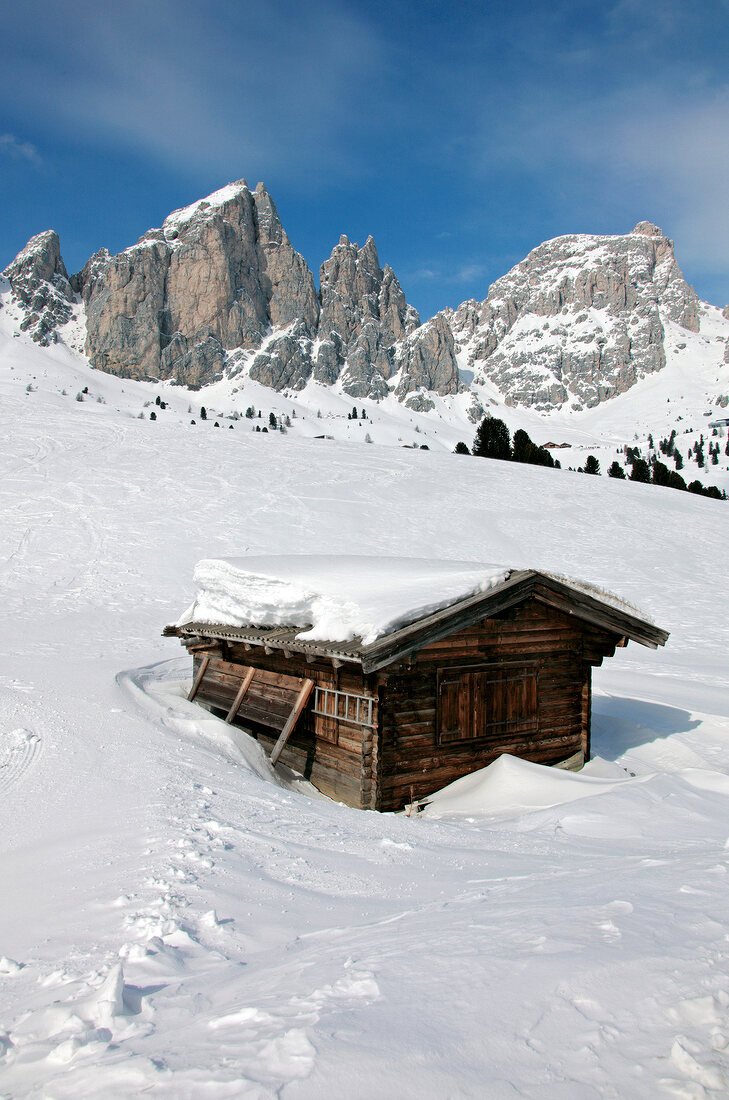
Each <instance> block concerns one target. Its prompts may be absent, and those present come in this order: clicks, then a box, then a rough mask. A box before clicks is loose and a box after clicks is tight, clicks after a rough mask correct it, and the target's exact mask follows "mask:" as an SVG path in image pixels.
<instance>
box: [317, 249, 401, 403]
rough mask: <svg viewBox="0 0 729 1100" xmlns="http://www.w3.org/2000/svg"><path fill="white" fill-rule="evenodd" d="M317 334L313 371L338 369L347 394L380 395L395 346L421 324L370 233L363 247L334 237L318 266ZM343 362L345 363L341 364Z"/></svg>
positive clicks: (327, 376) (321, 375)
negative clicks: (321, 262)
mask: <svg viewBox="0 0 729 1100" xmlns="http://www.w3.org/2000/svg"><path fill="white" fill-rule="evenodd" d="M320 286H321V289H320V301H321V315H320V318H319V339H320V341H321V343H320V346H319V351H318V355H317V363H316V367H315V371H314V376H315V377H316V378H317V379H319V380H320V381H323V382H334V381H336V380H337V379H338V378H339V377H340V374H341V378H342V385H343V388H344V390H345V392H347V393H349V394H350V395H351V396H352V397H377V398H379V397H384V396H385V395H386V394H387V393H388V390H389V387H388V380H389V379H390V378H391V376H392V374H393V372H394V370H395V359H396V356H395V345H396V343H397V342H398V341H401V340H403V339H404V338H405V337H406V336H407V335H409V334H410V333H411V332H413V331H414V330H415V329H416V328H417V327H418V326H419V324H420V318H419V317H418V314H417V312H416V311H415V310H414V309H413V308H412V306H409V305H408V304H407V302H406V300H405V295H404V293H403V290H402V287H401V286H400V283H399V282H398V280H397V278H396V277H395V273H394V272H393V270H392V268H391V267H386V268H385V269H384V270H383V269H382V267H381V266H380V259H379V256H378V254H377V245H376V244H375V240H374V237H372V236H369V237H368V238H367V240H366V241H365V243H364V245H363V246H362V248H360V247H359V245H358V244H357V243H352V242H350V240H349V238H348V237H346V236H341V237H340V238H339V244H337V245H336V246H335V247H334V249H333V250H332V254H331V256H330V257H329V259H328V260H326V261H325V262H324V263H323V264H322V266H321V269H320ZM345 364H346V367H345Z"/></svg>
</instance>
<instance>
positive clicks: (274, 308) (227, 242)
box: [78, 180, 319, 387]
mask: <svg viewBox="0 0 729 1100" xmlns="http://www.w3.org/2000/svg"><path fill="white" fill-rule="evenodd" d="M90 264H91V269H90V270H87V268H89V265H87V268H84V271H83V272H81V274H80V275H79V277H78V280H79V286H80V290H81V293H82V296H83V299H84V302H85V304H86V315H87V346H86V351H87V354H88V356H89V359H90V360H91V363H92V365H93V366H95V367H98V368H100V369H101V370H105V371H109V372H111V373H112V374H120V375H122V376H124V377H133V378H174V379H175V380H177V381H178V382H181V383H183V384H184V385H188V386H192V387H198V386H201V385H204V384H205V383H206V382H211V381H213V380H214V379H215V378H219V377H220V376H221V374H222V371H223V365H224V359H225V356H224V352H225V351H226V350H232V349H235V348H256V347H259V346H260V344H261V342H262V341H263V339H264V336H265V335H266V334H267V332H268V331H269V330H270V328H271V327H279V326H282V325H287V324H289V323H290V322H293V321H296V322H298V323H300V324H302V325H303V326H304V327H305V328H306V329H307V331H311V332H314V331H315V330H316V324H317V320H318V315H319V306H318V301H317V296H316V289H315V287H314V279H313V277H312V275H311V272H310V271H309V269H308V268H307V266H306V262H305V261H304V259H303V257H302V256H300V255H299V253H298V252H295V251H294V249H293V248H292V247H291V243H290V241H289V239H288V237H287V236H286V233H285V232H284V230H283V227H282V225H281V222H280V220H279V217H278V214H277V212H276V207H275V206H274V204H273V201H272V199H271V198H270V196H269V195H268V192H267V191H266V189H265V187H264V186H263V184H259V185H258V187H257V188H256V190H255V192H251V191H250V190H249V189H248V185H247V184H246V182H245V180H240V181H238V183H235V184H230V185H229V186H228V187H224V188H222V190H220V191H216V192H215V193H214V194H213V195H211V196H210V197H209V198H208V199H203V200H202V201H200V202H197V203H194V204H193V205H192V206H189V207H186V208H185V209H184V210H178V211H175V213H173V214H170V216H169V217H168V218H167V219H166V220H165V222H164V225H163V226H162V228H161V229H153V230H150V231H149V232H148V233H145V235H144V236H143V237H142V238H141V239H140V240H139V241H138V243H137V244H136V245H134V246H133V247H132V248H128V249H126V250H125V251H124V252H121V253H119V255H118V256H109V255H108V254H103V253H97V255H96V257H93V258H92V260H91V261H90Z"/></svg>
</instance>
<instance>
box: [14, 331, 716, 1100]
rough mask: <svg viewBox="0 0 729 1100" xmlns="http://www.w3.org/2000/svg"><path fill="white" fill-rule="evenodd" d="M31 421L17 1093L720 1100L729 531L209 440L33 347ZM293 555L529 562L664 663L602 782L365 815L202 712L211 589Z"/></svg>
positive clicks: (304, 441)
mask: <svg viewBox="0 0 729 1100" xmlns="http://www.w3.org/2000/svg"><path fill="white" fill-rule="evenodd" d="M5 320H7V318H6V319H5ZM3 324H5V321H3ZM668 369H669V368H667V370H668ZM656 381H657V379H656V378H653V379H650V380H647V383H645V384H651V385H652V384H654V383H655V382H656ZM689 382H690V383H691V385H692V386H693V387H694V388H693V389H689ZM28 384H31V385H32V387H33V388H32V389H31V390H30V391H27V389H26V387H27V385H28ZM703 384H704V383H703V381H702V380H701V379H700V378H699V379H698V380H697V379H696V378H692V379H690V380H687V382H686V394H698V393H699V392H700V389H701V386H702V385H703ZM642 385H644V383H641V384H640V386H642ZM85 386H88V387H89V391H90V392H89V393H88V394H86V395H83V397H84V399H83V400H81V401H76V400H75V395H76V393H81V391H82V390H83V388H84V387H85ZM640 386H638V387H635V389H636V390H638V391H640ZM62 389H66V390H67V395H66V396H63V395H62V393H61V390H62ZM157 393H161V394H163V397H164V400H167V399H168V397H169V399H170V407H169V408H168V409H167V410H165V411H163V412H160V413H159V419H158V420H157V421H156V422H155V423H152V422H150V421H149V420H148V419H144V420H140V419H138V418H137V413H138V412H139V411H140V409H141V408H142V407H143V404H144V401H149V400H153V399H154V395H155V394H157ZM627 396H629V395H626V397H627ZM0 397H1V400H0V421H1V422H2V430H1V431H0V470H1V472H2V476H1V477H0V494H1V495H2V514H3V516H4V521H3V524H2V527H1V528H0V539H1V540H2V557H1V558H0V561H2V565H1V566H0V568H1V570H2V581H3V593H2V610H3V631H2V641H1V643H0V644H1V645H2V659H1V660H0V754H1V755H0V790H1V793H2V797H1V798H0V835H2V849H1V852H0V890H1V891H2V897H3V899H4V904H3V906H2V909H1V910H0V956H2V958H1V959H0V1095H2V1096H8V1097H31V1096H37V1097H41V1096H46V1097H51V1096H52V1097H54V1098H59V1100H62V1098H71V1097H73V1098H78V1097H108V1096H113V1097H115V1098H117V1097H133V1096H139V1095H149V1096H167V1097H174V1098H180V1097H182V1098H184V1097H189V1098H195V1100H197V1098H198V1097H215V1098H217V1097H231V1096H234V1097H246V1098H263V1097H273V1096H279V1097H282V1098H284V1100H287V1098H288V1100H308V1098H314V1097H317V1098H318V1097H322V1096H335V1095H346V1096H348V1097H352V1098H355V1100H359V1098H361V1100H365V1098H372V1097H382V1098H390V1097H402V1096H422V1097H435V1098H445V1097H467V1098H471V1097H473V1098H480V1097H484V1096H486V1097H488V1098H489V1100H502V1098H503V1100H507V1098H508V1100H511V1098H514V1097H517V1096H521V1097H530V1098H535V1100H536V1098H540V1100H541V1098H544V1097H547V1098H559V1100H566V1098H569V1100H585V1098H595V1100H597V1098H602V1097H613V1098H624V1097H637V1098H645V1100H649V1098H650V1100H654V1098H655V1097H660V1096H680V1097H701V1096H709V1097H710V1096H719V1095H725V1094H726V1089H727V1058H726V1046H727V1041H728V1038H729V981H727V975H726V950H727V942H726V912H727V909H726V897H727V867H728V866H729V860H728V852H727V835H728V834H727V824H726V822H727V811H728V810H729V674H728V673H727V661H726V654H727V647H728V644H729V596H728V594H727V590H726V580H725V577H726V544H727V524H728V517H729V511H727V505H726V504H724V503H722V502H717V501H712V500H705V499H701V498H696V497H693V496H690V495H688V494H683V493H678V492H674V491H671V490H668V489H660V488H657V487H652V486H643V485H636V484H624V483H618V482H615V481H610V480H608V479H606V478H589V477H585V476H582V475H578V474H571V473H569V472H567V471H551V470H544V469H540V468H531V467H520V466H516V465H512V464H502V463H497V462H492V461H488V460H476V459H469V458H464V457H461V456H453V455H449V454H447V453H445V452H444V451H443V450H442V449H441V450H435V449H434V448H433V449H431V450H430V451H429V452H425V451H411V450H403V449H402V448H400V447H395V446H393V447H374V446H367V445H364V444H363V445H355V444H354V443H350V444H349V445H345V443H344V442H340V441H338V440H329V439H312V438H306V437H305V433H304V432H301V433H300V434H297V433H296V432H295V431H294V430H293V429H292V430H291V431H290V432H289V433H288V434H286V435H283V436H282V435H280V434H277V435H276V434H273V433H269V434H268V435H264V434H259V433H255V432H254V433H251V432H250V431H244V430H243V427H244V426H245V421H239V422H236V424H235V430H233V431H229V430H227V428H226V430H220V429H217V430H216V429H215V428H214V427H213V424H212V423H211V421H210V420H208V421H207V422H206V423H205V424H201V423H200V422H199V420H198V423H197V424H196V425H195V426H192V425H190V424H189V420H190V419H191V417H190V416H189V415H188V414H187V404H188V402H189V395H188V394H186V393H182V392H181V391H180V390H177V391H175V390H174V389H172V388H171V387H170V388H165V387H151V386H149V385H147V384H143V383H133V382H127V381H120V380H119V379H116V378H111V377H107V376H103V375H98V374H95V373H94V372H91V371H89V370H88V368H87V367H86V366H84V364H83V363H81V362H80V361H79V360H78V358H76V357H74V356H73V355H72V354H71V353H70V352H69V351H67V350H66V349H64V347H63V346H62V345H56V346H55V347H53V348H50V349H47V350H46V351H39V350H38V349H37V348H36V347H34V346H32V345H30V344H29V343H28V342H27V341H25V339H24V338H23V337H18V338H15V337H14V336H13V335H12V333H8V332H7V330H6V332H5V334H4V335H3V334H0ZM206 397H207V395H206ZM97 398H101V400H100V401H99V400H97ZM200 400H203V398H202V397H200ZM249 400H250V398H249ZM330 400H332V401H334V398H333V397H332V398H331V399H330ZM621 400H622V398H621V399H617V400H616V401H615V402H614V403H611V405H610V406H608V407H609V408H610V409H612V408H617V407H618V404H619V401H621ZM651 400H653V398H652V399H651ZM685 400H686V401H687V402H688V397H686V398H685ZM691 400H693V397H692V398H691ZM697 400H698V399H697ZM196 401H197V399H196ZM216 402H217V404H219V405H220V406H221V407H222V406H223V395H222V391H220V396H219V397H217V398H212V399H210V400H208V401H207V402H206V403H207V404H209V405H210V406H212V407H213V408H216V407H217V405H216ZM264 407H266V408H268V407H270V406H264ZM299 407H300V409H301V415H300V416H297V419H301V420H303V417H304V405H303V404H302V405H301V406H299ZM646 407H648V402H646ZM698 408H699V405H697V409H698ZM148 411H149V409H147V410H146V412H148ZM598 411H599V410H598ZM168 414H169V415H168ZM306 415H307V421H306V423H307V428H308V426H309V419H308V417H309V416H310V415H311V414H310V410H309V411H307V414H306ZM592 415H593V414H592V413H590V414H584V416H585V419H584V423H583V427H582V428H580V429H579V431H580V432H583V433H584V434H583V438H585V439H586V438H588V437H589V436H590V433H591V432H597V430H598V429H597V427H595V426H594V425H595V424H596V423H597V422H596V421H595V422H594V424H593V422H591V421H590V420H589V416H592ZM595 415H597V414H595ZM340 416H341V413H340ZM341 419H342V421H343V422H344V423H345V424H347V423H350V424H351V422H346V420H345V419H344V416H341ZM335 422H336V423H338V422H337V421H335V419H334V417H332V419H331V421H329V422H328V423H332V424H334V423H335ZM414 422H416V423H418V422H419V421H418V420H417V418H415V421H414ZM226 423H227V422H226ZM319 423H321V422H320V421H319ZM325 423H327V421H325ZM554 423H555V421H554V420H552V421H550V430H551V431H552V432H554V430H555V429H554V427H553V425H554ZM619 428H620V425H619V422H617V421H616V422H615V424H614V425H613V426H610V427H609V428H608V429H603V428H600V431H603V430H604V431H606V432H612V431H615V432H617V431H618V430H619ZM347 430H349V429H347ZM356 430H357V431H360V430H361V431H362V432H363V433H364V432H365V431H366V430H367V429H366V428H362V429H359V428H357V429H356ZM370 430H371V431H373V434H374V432H375V431H377V430H378V428H377V425H374V424H373V426H372V428H371V429H370ZM381 430H382V432H383V435H384V434H385V433H392V435H393V436H394V439H393V440H392V441H393V442H397V438H396V434H397V432H398V431H399V430H402V428H401V427H398V424H397V421H396V420H395V419H394V416H393V419H392V420H391V421H389V422H388V421H387V420H385V417H384V413H383V420H382V426H381ZM439 430H440V431H442V436H441V435H439V436H438V437H437V438H442V440H443V441H444V442H445V441H446V440H448V434H449V433H452V432H453V428H452V426H448V425H447V424H445V422H444V426H443V427H442V429H439ZM575 430H576V429H575ZM311 434H312V435H313V434H316V433H314V432H312V433H311ZM414 434H415V433H414ZM535 435H536V433H535ZM355 438H356V437H355ZM433 438H435V435H433V436H431V440H432V439H433ZM574 438H575V439H576V438H577V436H575V437H574ZM446 446H448V447H449V446H450V443H449V442H448V443H446ZM272 552H278V553H284V554H295V553H301V552H306V553H312V554H331V553H356V554H367V555H378V554H383V555H392V556H402V557H404V556H408V557H410V556H419V557H428V558H442V559H457V560H461V561H466V562H468V561H473V562H481V561H498V562H500V561H503V562H507V563H508V564H509V565H510V566H514V567H519V566H533V567H537V568H542V569H545V570H550V571H553V572H558V573H562V574H567V575H569V576H574V577H579V578H581V579H582V580H584V581H586V582H589V583H592V584H596V585H598V586H600V587H604V588H607V589H609V590H611V591H614V592H615V593H616V594H617V595H618V596H620V597H622V598H624V599H626V600H628V601H629V602H631V603H634V604H637V605H638V606H640V607H641V608H645V610H646V612H647V613H648V614H650V615H651V616H652V617H653V618H654V619H655V620H656V622H657V623H658V624H659V625H661V626H662V627H665V628H666V629H668V630H670V631H671V638H670V639H669V642H668V645H667V647H666V648H665V650H661V651H659V652H653V651H649V650H645V649H642V648H641V647H638V646H633V645H632V644H631V645H630V646H629V647H628V648H627V649H626V650H624V651H619V653H618V655H616V657H615V658H614V659H613V660H612V661H610V662H607V663H606V665H605V667H604V668H602V669H599V670H596V673H595V688H596V691H595V699H594V716H595V717H594V733H595V738H594V749H595V752H596V753H598V754H599V756H600V757H601V759H600V760H598V761H595V762H593V764H591V765H590V767H589V768H588V770H587V772H586V773H582V774H581V775H578V776H561V775H560V777H559V779H556V778H555V775H554V773H553V772H545V770H544V769H540V768H535V767H534V766H532V767H525V766H523V765H521V764H519V763H518V762H516V763H515V762H508V761H507V762H503V761H502V762H498V764H497V765H494V766H493V771H490V773H489V774H487V775H481V776H480V777H479V779H478V780H477V781H475V782H477V786H476V789H475V790H474V791H472V792H470V793H467V795H466V796H465V797H464V796H463V793H462V792H461V793H460V794H459V792H456V794H455V795H453V792H450V795H449V798H450V800H451V801H450V805H449V804H448V798H445V799H444V800H443V802H442V803H441V805H440V807H438V806H437V805H435V804H434V805H433V806H432V807H431V808H430V809H429V810H428V811H426V812H424V813H423V814H421V815H418V816H417V817H412V818H408V817H406V816H393V815H377V814H369V813H362V812H358V811H354V810H351V809H348V808H346V807H342V806H339V805H336V804H334V803H331V802H329V801H327V800H324V799H322V798H317V797H315V795H316V792H313V791H311V790H310V789H308V790H307V788H306V785H305V784H302V783H300V782H297V781H296V780H295V779H294V778H292V777H291V776H290V775H287V774H285V773H283V772H282V773H281V774H279V775H277V776H274V775H273V774H272V773H271V770H270V767H269V766H268V764H267V761H266V759H265V758H264V757H263V755H262V753H260V751H259V750H258V747H257V746H256V745H255V743H252V742H250V741H249V740H248V739H247V738H246V737H245V736H244V735H242V734H241V733H240V732H237V731H234V730H231V729H230V728H228V727H226V726H225V725H224V724H222V723H220V722H218V721H217V720H215V719H214V718H212V717H211V716H209V715H206V714H205V713H204V712H201V711H200V710H199V709H198V708H196V707H195V706H194V705H193V704H188V703H187V702H186V700H185V698H184V696H185V690H186V688H185V681H186V679H187V677H188V675H189V667H188V662H187V659H186V658H184V657H181V656H180V650H179V646H178V645H177V644H176V643H175V642H174V641H171V640H165V639H162V638H161V637H160V631H161V628H162V626H163V625H164V624H165V623H166V622H168V621H170V620H171V619H172V618H174V617H175V616H176V615H177V614H178V613H179V611H180V609H181V608H182V607H184V606H186V605H187V604H189V603H190V602H191V600H192V598H193V596H194V594H195V588H194V584H193V580H192V576H193V567H194V564H195V562H196V561H197V560H199V559H201V558H205V557H231V556H232V557H235V556H238V555H240V554H244V553H245V554H260V555H265V554H270V553H272ZM590 779H591V782H588V780H590ZM598 780H599V781H600V782H597V781H598ZM490 791H491V792H493V793H491V794H490V793H489V792H490Z"/></svg>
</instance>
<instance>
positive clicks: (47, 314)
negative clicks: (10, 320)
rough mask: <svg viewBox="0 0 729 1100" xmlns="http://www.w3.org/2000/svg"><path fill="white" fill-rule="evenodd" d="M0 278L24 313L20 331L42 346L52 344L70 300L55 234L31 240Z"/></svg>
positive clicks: (68, 313)
mask: <svg viewBox="0 0 729 1100" xmlns="http://www.w3.org/2000/svg"><path fill="white" fill-rule="evenodd" d="M3 275H5V277H6V278H7V279H9V280H10V286H11V287H12V293H13V298H14V299H15V301H16V302H17V303H18V304H19V305H20V306H22V308H23V311H24V313H25V316H24V318H23V320H22V322H21V325H20V327H21V329H22V330H23V331H24V332H27V333H28V335H29V336H31V337H32V339H33V340H35V341H36V343H38V344H41V345H43V346H44V347H47V346H48V345H49V344H52V343H54V342H55V341H56V340H57V339H58V335H57V329H58V327H59V326H60V325H65V324H66V322H67V321H69V320H70V318H71V305H72V303H73V301H74V293H73V290H72V289H71V284H70V283H69V281H68V273H67V271H66V268H65V266H64V263H63V260H62V259H61V246H60V243H59V240H58V234H57V233H56V232H55V231H54V230H52V229H49V230H48V231H47V232H45V233H38V234H37V236H35V237H31V239H30V240H29V241H28V243H27V245H26V246H25V248H24V249H23V251H22V252H19V253H18V255H17V256H16V257H15V259H14V260H13V262H12V263H11V264H9V265H8V267H6V268H5V271H4V272H3Z"/></svg>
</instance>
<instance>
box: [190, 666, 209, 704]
mask: <svg viewBox="0 0 729 1100" xmlns="http://www.w3.org/2000/svg"><path fill="white" fill-rule="evenodd" d="M209 664H210V656H209V655H208V656H205V657H203V659H202V661H201V662H200V668H199V669H198V670H197V676H196V677H195V682H194V683H193V685H192V687H191V688H190V694H189V695H188V697H187V698H188V700H189V701H190V702H192V700H193V699H194V698H195V696H196V695H197V693H198V690H199V688H200V684H201V683H202V679H203V676H204V675H205V673H206V672H207V669H208V665H209Z"/></svg>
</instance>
